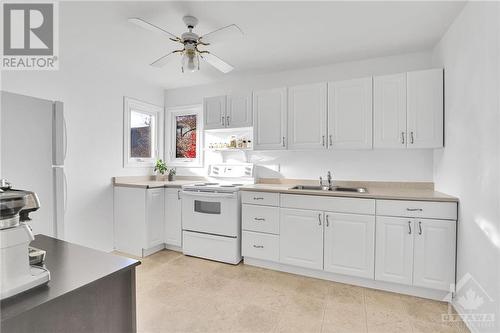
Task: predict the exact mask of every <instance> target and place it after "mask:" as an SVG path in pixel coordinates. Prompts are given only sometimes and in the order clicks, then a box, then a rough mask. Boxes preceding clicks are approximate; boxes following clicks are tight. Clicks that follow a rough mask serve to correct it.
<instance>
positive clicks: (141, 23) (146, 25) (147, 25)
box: [128, 17, 180, 40]
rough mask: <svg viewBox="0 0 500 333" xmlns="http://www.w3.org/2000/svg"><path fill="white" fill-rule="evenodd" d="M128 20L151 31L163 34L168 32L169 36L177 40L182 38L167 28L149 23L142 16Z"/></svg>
mask: <svg viewBox="0 0 500 333" xmlns="http://www.w3.org/2000/svg"><path fill="white" fill-rule="evenodd" d="M128 21H129V22H130V23H134V24H135V25H138V26H139V27H141V28H143V29H146V30H149V31H154V32H159V33H161V34H166V35H168V37H169V38H173V39H175V40H180V38H179V37H177V36H176V35H174V34H172V33H170V32H168V31H167V30H165V29H162V28H160V27H158V26H156V25H154V24H152V23H149V22H146V21H144V20H143V19H141V18H138V17H131V18H129V19H128Z"/></svg>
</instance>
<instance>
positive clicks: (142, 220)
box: [114, 187, 165, 257]
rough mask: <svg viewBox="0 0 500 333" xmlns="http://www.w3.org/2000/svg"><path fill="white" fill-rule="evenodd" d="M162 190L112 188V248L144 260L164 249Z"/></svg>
mask: <svg viewBox="0 0 500 333" xmlns="http://www.w3.org/2000/svg"><path fill="white" fill-rule="evenodd" d="M164 195H165V193H164V189H163V188H153V189H146V188H134V187H115V188H114V236H115V237H114V239H115V244H114V247H115V249H116V250H118V251H121V252H125V253H129V254H132V255H135V256H138V257H143V256H146V255H148V254H151V253H153V252H154V251H156V250H160V249H162V248H163V243H164V239H163V237H164V200H165V199H164Z"/></svg>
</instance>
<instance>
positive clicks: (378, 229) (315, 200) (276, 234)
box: [242, 191, 457, 300]
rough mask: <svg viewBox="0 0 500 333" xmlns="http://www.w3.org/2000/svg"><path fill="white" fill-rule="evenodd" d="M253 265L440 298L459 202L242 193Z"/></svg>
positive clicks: (450, 272)
mask: <svg viewBox="0 0 500 333" xmlns="http://www.w3.org/2000/svg"><path fill="white" fill-rule="evenodd" d="M242 198H243V205H242V216H243V236H242V253H243V256H244V258H245V262H248V263H249V264H253V265H257V266H261V267H266V268H271V269H276V270H282V271H286V272H292V273H296V274H303V275H307V276H312V277H316V278H323V279H327V280H332V281H339V282H344V283H350V284H357V285H361V286H365V287H369V288H376V289H384V290H389V291H395V292H401V293H407V294H410V295H416V296H421V297H428V298H433V299H439V300H441V299H443V297H444V296H445V295H447V294H448V292H453V291H454V290H453V287H454V285H455V250H456V230H457V226H456V224H457V203H456V202H432V201H408V200H381V199H369V198H346V197H329V196H315V195H301V194H284V193H281V194H280V193H265V192H251V191H244V192H243V195H242Z"/></svg>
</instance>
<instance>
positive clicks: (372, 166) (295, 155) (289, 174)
mask: <svg viewBox="0 0 500 333" xmlns="http://www.w3.org/2000/svg"><path fill="white" fill-rule="evenodd" d="M202 65H205V66H206V64H202ZM430 67H431V54H430V52H423V53H414V54H406V55H397V56H392V57H383V58H374V59H368V60H362V61H355V62H346V63H338V64H333V65H329V66H322V67H315V68H306V69H298V70H293V71H285V72H278V73H271V74H266V75H258V76H247V77H242V78H239V79H232V80H228V81H225V82H221V83H218V84H211V85H204V86H197V87H190V88H182V89H172V90H166V91H165V106H167V107H171V106H178V105H188V104H201V103H202V99H203V97H205V96H216V95H223V94H230V93H231V92H238V91H252V90H253V89H265V88H272V87H279V86H290V85H294V84H302V83H310V82H321V81H330V80H331V81H334V80H343V79H351V78H357V77H363V76H370V75H381V74H391V73H399V72H405V71H410V70H417V69H427V68H430ZM249 157H250V161H251V162H254V163H259V164H264V165H272V166H273V167H275V166H277V165H279V166H280V173H278V174H277V173H267V172H266V174H264V175H263V176H276V177H286V178H302V179H316V178H317V177H319V176H320V175H323V176H324V175H325V174H326V172H327V171H328V170H332V171H333V172H334V174H335V178H336V179H343V180H394V181H432V163H433V162H432V161H433V158H432V150H371V151H329V152H310V151H309V152H300V151H294V152H288V151H282V152H252V153H249ZM213 161H216V162H217V158H216V156H215V155H214V154H207V155H206V161H205V164H207V163H211V162H213ZM203 173H204V170H200V169H179V174H203Z"/></svg>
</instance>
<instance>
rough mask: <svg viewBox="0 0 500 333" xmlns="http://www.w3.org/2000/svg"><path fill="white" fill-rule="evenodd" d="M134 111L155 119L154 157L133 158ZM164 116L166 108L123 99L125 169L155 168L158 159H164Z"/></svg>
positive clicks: (132, 99) (125, 97)
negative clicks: (131, 144)
mask: <svg viewBox="0 0 500 333" xmlns="http://www.w3.org/2000/svg"><path fill="white" fill-rule="evenodd" d="M133 111H136V112H140V113H145V114H149V115H152V116H154V117H155V124H154V127H153V130H154V133H153V136H154V138H153V140H154V142H153V149H154V152H153V157H151V158H140V157H131V156H130V155H131V149H130V140H131V138H130V130H131V127H130V126H131V124H130V121H131V113H132V112H133ZM163 115H164V108H163V107H162V106H158V105H155V104H151V103H147V102H144V101H140V100H138V99H135V98H131V97H127V96H124V97H123V167H124V168H129V167H135V168H146V167H153V166H154V164H155V162H156V160H157V159H162V158H163Z"/></svg>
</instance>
